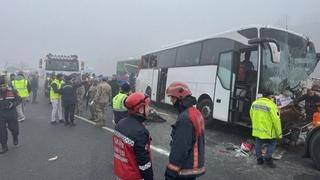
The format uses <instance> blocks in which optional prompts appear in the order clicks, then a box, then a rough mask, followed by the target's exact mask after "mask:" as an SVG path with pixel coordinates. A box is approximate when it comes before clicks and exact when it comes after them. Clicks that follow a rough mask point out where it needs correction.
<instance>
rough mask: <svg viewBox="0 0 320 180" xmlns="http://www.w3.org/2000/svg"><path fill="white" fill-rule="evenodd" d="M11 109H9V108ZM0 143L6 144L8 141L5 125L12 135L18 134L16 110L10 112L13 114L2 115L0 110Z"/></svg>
mask: <svg viewBox="0 0 320 180" xmlns="http://www.w3.org/2000/svg"><path fill="white" fill-rule="evenodd" d="M9 111H11V110H9ZM0 113H1V115H0V143H1V144H7V141H8V131H7V127H8V129H9V130H10V132H11V134H12V136H13V137H17V136H18V135H19V124H18V120H17V114H16V112H12V113H13V114H11V113H10V114H9V113H8V114H7V113H6V114H7V115H4V114H2V113H3V110H0Z"/></svg>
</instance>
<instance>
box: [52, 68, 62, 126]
mask: <svg viewBox="0 0 320 180" xmlns="http://www.w3.org/2000/svg"><path fill="white" fill-rule="evenodd" d="M62 77H63V75H62V74H58V75H57V76H56V78H55V79H54V80H53V81H52V83H51V84H50V101H51V104H52V112H51V124H52V125H56V124H58V120H59V121H60V122H63V119H62V110H61V109H62V107H61V87H62V84H63V81H62ZM56 115H58V118H59V119H58V120H57V119H56Z"/></svg>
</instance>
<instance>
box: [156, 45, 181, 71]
mask: <svg viewBox="0 0 320 180" xmlns="http://www.w3.org/2000/svg"><path fill="white" fill-rule="evenodd" d="M176 54H177V49H176V48H175V49H169V50H165V51H162V52H160V58H159V63H158V64H159V67H160V68H164V67H174V66H175V63H176V62H175V60H176Z"/></svg>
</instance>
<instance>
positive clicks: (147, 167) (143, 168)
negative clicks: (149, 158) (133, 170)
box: [139, 162, 151, 171]
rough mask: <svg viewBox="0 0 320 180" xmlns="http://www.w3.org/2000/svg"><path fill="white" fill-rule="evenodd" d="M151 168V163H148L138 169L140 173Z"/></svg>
mask: <svg viewBox="0 0 320 180" xmlns="http://www.w3.org/2000/svg"><path fill="white" fill-rule="evenodd" d="M150 167H151V162H148V163H147V164H145V165H143V166H139V169H140V170H141V171H145V170H147V169H149V168H150Z"/></svg>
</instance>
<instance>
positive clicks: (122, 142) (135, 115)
mask: <svg viewBox="0 0 320 180" xmlns="http://www.w3.org/2000/svg"><path fill="white" fill-rule="evenodd" d="M149 104H150V99H149V97H148V96H146V95H144V94H143V93H140V92H137V93H133V94H131V95H130V96H128V98H127V99H126V101H125V106H126V108H127V109H128V112H129V115H128V116H127V117H126V118H124V119H122V120H121V121H119V123H118V124H116V126H115V131H114V134H113V149H114V153H113V155H114V156H113V162H114V163H113V164H114V168H113V169H114V173H115V176H116V177H115V179H123V180H125V179H126V180H129V179H130V180H141V179H144V180H153V168H152V162H151V154H150V151H151V149H150V144H151V137H150V133H149V131H148V130H147V128H146V127H145V126H144V124H143V122H144V121H145V120H146V117H147V116H148V115H149Z"/></svg>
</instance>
